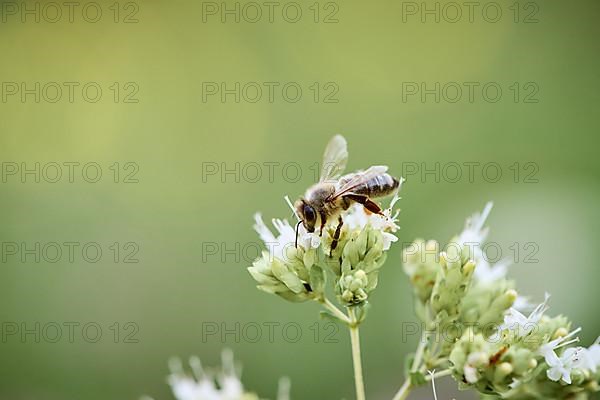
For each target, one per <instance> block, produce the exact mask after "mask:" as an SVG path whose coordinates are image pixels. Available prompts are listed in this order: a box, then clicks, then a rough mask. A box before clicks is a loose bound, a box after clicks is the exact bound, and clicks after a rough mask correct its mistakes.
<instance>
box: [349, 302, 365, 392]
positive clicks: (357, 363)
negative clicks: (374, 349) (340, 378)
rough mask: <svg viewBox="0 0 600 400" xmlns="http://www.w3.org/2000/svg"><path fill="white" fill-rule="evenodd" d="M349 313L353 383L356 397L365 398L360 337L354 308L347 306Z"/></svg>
mask: <svg viewBox="0 0 600 400" xmlns="http://www.w3.org/2000/svg"><path fill="white" fill-rule="evenodd" d="M348 314H349V315H350V321H351V323H350V325H348V326H349V328H350V342H351V343H352V362H353V364H354V385H355V386H356V399H357V400H365V384H364V381H363V374H362V363H361V359H360V337H359V333H358V323H357V321H356V315H355V313H354V309H352V308H348Z"/></svg>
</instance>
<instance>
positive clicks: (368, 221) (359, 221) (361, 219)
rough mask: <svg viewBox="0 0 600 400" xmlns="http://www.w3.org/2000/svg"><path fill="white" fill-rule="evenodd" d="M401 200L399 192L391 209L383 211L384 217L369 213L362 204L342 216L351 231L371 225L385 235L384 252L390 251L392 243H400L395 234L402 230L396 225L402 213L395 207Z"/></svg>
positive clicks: (353, 206)
mask: <svg viewBox="0 0 600 400" xmlns="http://www.w3.org/2000/svg"><path fill="white" fill-rule="evenodd" d="M402 182H403V180H402V179H401V180H400V185H402ZM399 199H400V197H399V196H398V192H396V194H395V195H394V197H393V198H392V200H391V201H390V205H389V207H388V208H386V209H385V210H383V214H384V215H379V214H374V213H370V212H369V213H368V212H367V211H365V208H364V207H363V206H362V205H361V204H358V203H356V204H353V205H352V207H350V209H348V211H347V212H346V214H345V215H343V216H342V218H343V220H344V225H346V226H347V227H348V228H349V229H350V230H362V229H364V228H365V227H366V226H367V225H370V226H371V227H372V228H373V229H376V230H378V231H380V232H381V234H382V235H383V250H389V248H390V246H391V245H392V243H393V242H396V241H398V237H397V236H396V235H394V234H393V232H396V231H397V230H398V229H400V227H399V226H398V225H397V224H396V222H397V221H398V214H399V213H400V211H399V210H395V211H394V205H395V204H396V202H397V201H398V200H399Z"/></svg>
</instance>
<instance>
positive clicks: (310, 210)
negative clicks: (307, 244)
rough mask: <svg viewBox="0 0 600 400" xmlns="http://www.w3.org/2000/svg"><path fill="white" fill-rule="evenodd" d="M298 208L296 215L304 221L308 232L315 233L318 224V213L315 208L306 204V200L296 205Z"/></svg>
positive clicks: (301, 200)
mask: <svg viewBox="0 0 600 400" xmlns="http://www.w3.org/2000/svg"><path fill="white" fill-rule="evenodd" d="M294 206H295V208H296V214H298V216H299V217H300V219H301V220H302V224H303V225H304V227H305V228H306V230H307V231H308V232H314V231H315V224H316V223H317V212H316V211H315V209H314V207H313V206H311V205H310V204H308V203H307V202H306V200H304V199H300V200H298V201H297V202H296V204H295V205H294Z"/></svg>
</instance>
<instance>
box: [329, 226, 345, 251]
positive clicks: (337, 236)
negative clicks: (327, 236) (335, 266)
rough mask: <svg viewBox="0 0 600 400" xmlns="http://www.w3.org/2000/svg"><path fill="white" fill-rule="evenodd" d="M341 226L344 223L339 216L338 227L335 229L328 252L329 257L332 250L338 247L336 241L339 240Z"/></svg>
mask: <svg viewBox="0 0 600 400" xmlns="http://www.w3.org/2000/svg"><path fill="white" fill-rule="evenodd" d="M342 225H344V221H342V217H341V216H339V217H338V226H337V228H335V233H334V234H333V241H332V242H331V249H330V250H329V257H331V254H332V253H333V250H335V248H336V247H337V245H338V239H339V238H340V234H341V233H342Z"/></svg>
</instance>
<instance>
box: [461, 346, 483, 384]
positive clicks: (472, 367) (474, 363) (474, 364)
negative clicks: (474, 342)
mask: <svg viewBox="0 0 600 400" xmlns="http://www.w3.org/2000/svg"><path fill="white" fill-rule="evenodd" d="M487 364H488V357H487V355H486V354H485V353H484V352H483V351H476V352H474V353H471V354H469V355H468V357H467V362H466V364H465V366H464V368H463V372H464V375H465V380H466V381H467V382H469V383H475V382H477V381H478V380H479V374H478V373H477V368H478V367H482V366H486V365H487Z"/></svg>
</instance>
